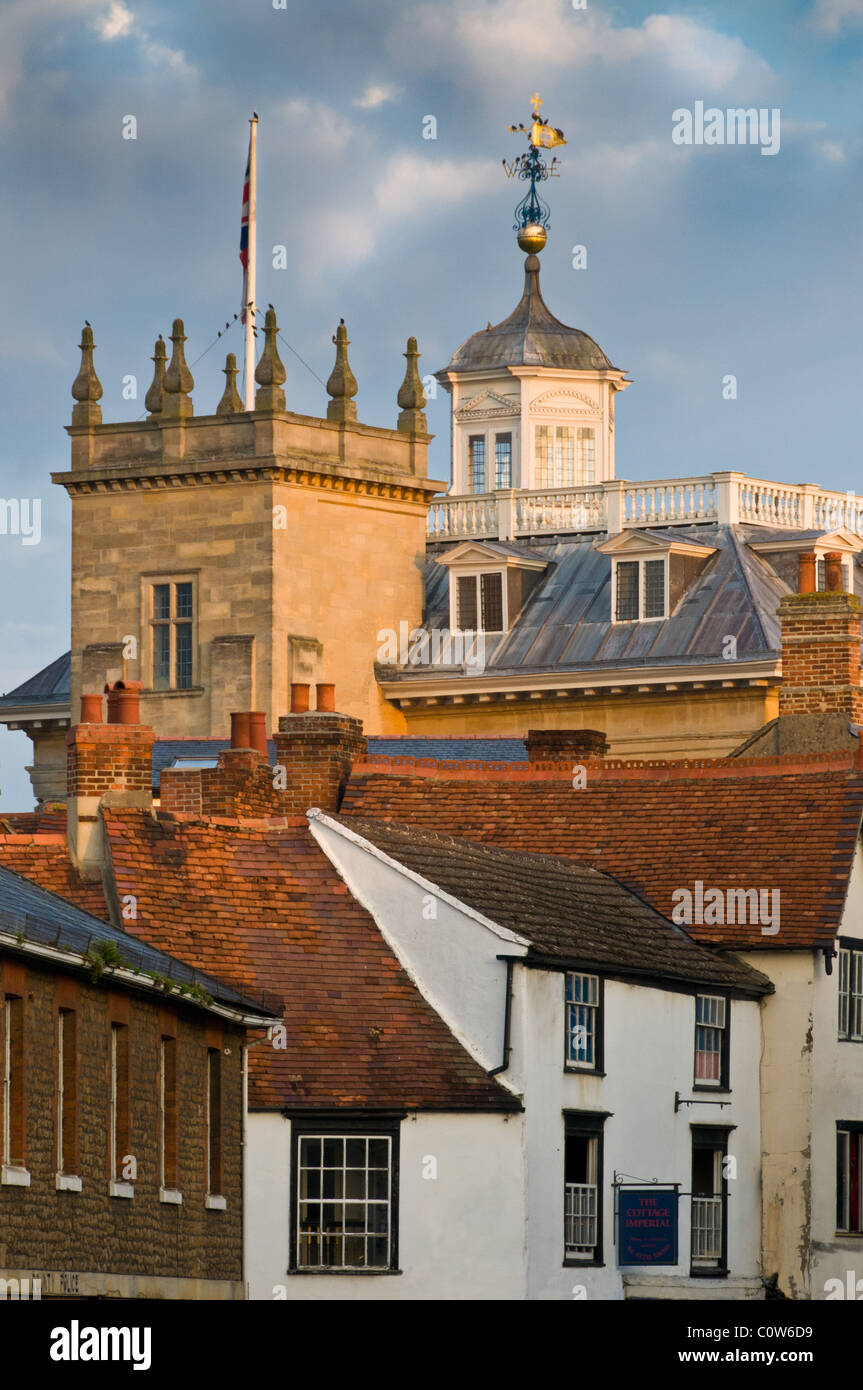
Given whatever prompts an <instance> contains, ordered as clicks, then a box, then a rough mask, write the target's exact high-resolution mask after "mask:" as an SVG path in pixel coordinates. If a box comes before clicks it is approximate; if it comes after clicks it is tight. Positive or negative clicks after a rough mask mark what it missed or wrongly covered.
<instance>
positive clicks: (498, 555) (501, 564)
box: [438, 541, 548, 633]
mask: <svg viewBox="0 0 863 1390" xmlns="http://www.w3.org/2000/svg"><path fill="white" fill-rule="evenodd" d="M438 563H439V564H441V565H444V566H446V568H447V569H448V570H449V596H450V619H449V625H450V631H452V632H488V633H497V632H508V631H509V628H510V625H511V624H512V623H514V622H515V620H516V618H517V617H518V615H519V613H520V612H521V610H522V609H523V608H524V606H525V604H526V603H527V600H528V598H529V597H530V595H531V593H532V592H533V590H534V588H535V587H536V585H537V584H538V583H539V581H540V579H541V577H542V574H543V572H544V570H545V569H546V568H547V567H548V561H547V560H546V559H545V557H544V556H543V555H540V554H538V553H537V552H535V551H532V550H529V549H528V548H527V547H526V546H516V545H515V544H507V543H502V542H500V541H464V542H462V544H461V545H455V546H453V547H452V549H451V550H448V551H447V552H446V553H445V554H444V555H442V556H441V557H440V559H439V561H438Z"/></svg>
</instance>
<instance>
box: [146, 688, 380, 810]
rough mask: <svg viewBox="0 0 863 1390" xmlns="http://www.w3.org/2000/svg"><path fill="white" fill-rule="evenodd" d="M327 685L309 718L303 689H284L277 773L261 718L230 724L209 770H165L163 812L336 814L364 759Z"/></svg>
mask: <svg viewBox="0 0 863 1390" xmlns="http://www.w3.org/2000/svg"><path fill="white" fill-rule="evenodd" d="M334 703H335V699H334V690H333V687H332V686H331V685H318V687H317V709H316V710H313V711H312V710H309V686H308V685H294V686H292V687H291V708H292V710H293V711H294V712H293V713H291V714H289V715H287V716H286V717H285V718H283V719H280V720H279V731H278V733H277V734H276V736H275V739H276V766H275V767H270V765H269V762H268V759H267V743H266V732H265V729H264V724H263V716H262V715H260V714H257V713H244V712H241V713H238V714H233V715H232V716H231V747H230V748H226V749H224V751H223V752H221V753H220V754H219V759H218V763H217V765H216V767H214V768H200V769H197V768H196V769H188V770H186V769H183V768H166V769H165V771H164V772H163V773H162V780H161V788H160V800H161V808H162V810H163V811H173V812H176V813H184V814H187V815H196V816H227V817H230V818H234V817H239V816H249V817H255V818H257V817H262V816H284V815H294V814H296V815H303V814H304V813H305V812H306V811H308V810H310V809H311V807H313V806H317V807H320V808H321V810H325V811H337V810H338V809H339V806H340V804H341V799H342V794H343V792H344V788H345V783H346V782H347V780H348V777H349V776H350V773H351V768H352V767H353V764H354V760H355V759H356V758H357V757H359V756H360V754H364V753H365V752H366V740H365V739H364V737H363V726H362V723H361V721H360V720H359V719H353V718H351V717H350V716H349V715H346V714H337V713H336V712H335V709H334V708H333V706H334Z"/></svg>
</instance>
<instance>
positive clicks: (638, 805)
mask: <svg viewBox="0 0 863 1390" xmlns="http://www.w3.org/2000/svg"><path fill="white" fill-rule="evenodd" d="M859 762H860V758H859V755H858V756H857V757H855V756H854V755H844V754H834V755H831V756H827V757H820V758H813V759H811V760H808V761H807V760H805V759H803V760H801V759H798V758H788V759H784V760H783V759H765V760H763V763H757V762H756V763H748V762H747V761H746V760H738V761H734V762H728V761H724V762H716V763H711V762H707V761H706V760H705V762H704V764H703V765H702V766H700V767H695V766H682V767H680V768H675V766H674V765H673V764H670V765H663V764H648V763H646V764H643V765H641V766H632V767H627V766H618V767H615V766H614V765H613V764H612V765H608V766H606V765H603V764H597V765H596V766H595V767H591V769H590V770H589V772H588V779H587V786H586V787H584V788H583V789H581V790H574V789H573V786H572V779H571V777H570V775H569V771H570V770H566V771H564V769H557V770H555V771H548V770H546V771H543V770H542V769H541V768H539V769H535V770H527V769H518V768H513V769H511V770H507V769H500V768H498V769H497V770H485V771H484V770H482V769H479V768H477V769H474V770H472V771H466V770H464V771H460V770H444V769H438V770H437V771H436V770H435V769H434V767H433V766H431V767H429V766H418V767H417V769H416V774H415V775H409V773H408V775H398V774H396V773H392V774H390V773H387V772H385V771H380V772H378V771H377V770H375V767H374V764H372V763H365V764H359V765H358V767H357V768H356V769H355V772H354V776H353V778H352V780H351V781H350V783H349V785H348V789H347V792H346V796H345V799H344V801H343V803H342V814H343V815H347V816H351V817H353V816H360V817H364V818H373V819H376V820H392V821H398V822H401V823H402V824H409V825H411V826H413V827H414V828H417V829H422V830H432V831H437V832H443V833H447V832H448V833H450V834H457V835H461V836H464V837H465V838H469V839H470V840H474V841H479V842H481V843H483V844H491V845H498V846H500V847H502V848H507V849H511V850H520V851H540V852H542V853H544V854H552V855H558V856H562V857H564V858H567V859H571V860H577V861H578V862H579V863H582V864H587V865H591V866H593V867H594V868H597V869H601V870H603V871H604V872H606V873H609V874H613V875H614V877H615V878H617V879H618V880H619V881H620V882H621V883H622V884H623V885H624V886H625V887H627V888H630V889H632V890H633V891H634V892H636V893H638V894H640V895H641V896H643V897H644V898H646V899H647V901H648V902H650V903H651V904H652V906H653V907H655V908H656V910H657V911H658V912H660V913H662V914H663V916H668V917H670V916H671V913H672V911H673V908H674V906H675V903H676V902H677V901H679V899H675V898H674V897H673V896H672V895H673V894H674V893H675V891H676V890H678V889H684V888H685V889H688V890H690V891H691V892H693V893H694V891H695V888H694V885H695V883H696V881H699V880H700V881H701V882H702V883H703V884H704V887H705V889H706V888H708V887H717V888H720V889H721V890H723V891H727V890H728V889H729V888H757V889H759V890H760V889H766V890H768V891H769V890H779V893H780V899H779V903H780V909H781V911H780V924H779V925H780V929H779V931H778V932H777V933H776V934H775V935H767V934H764V933H762V931H761V925H759V924H749V923H739V924H736V925H722V924H717V925H707V924H697V923H693V925H692V926H691V928H689V930H690V931H691V934H692V935H693V936H694V937H695V938H696V939H697V940H699V941H704V942H713V943H717V944H724V945H726V946H730V947H754V946H757V947H759V948H764V949H784V948H785V949H787V948H794V947H796V948H801V947H804V948H807V947H813V946H817V945H829V944H831V943H832V941H833V939H834V937H835V935H836V932H837V930H838V928H839V924H840V921H841V917H842V911H843V907H844V902H845V896H846V892H847V888H848V879H849V874H850V871H851V864H852V859H853V855H854V849H855V845H856V843H857V838H858V835H859V832H860V823H861V815H863V776H861V771H860V768H859V767H858V766H857V764H858V763H859Z"/></svg>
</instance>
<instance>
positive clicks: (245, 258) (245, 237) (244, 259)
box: [240, 136, 252, 323]
mask: <svg viewBox="0 0 863 1390" xmlns="http://www.w3.org/2000/svg"><path fill="white" fill-rule="evenodd" d="M251 162H252V137H251V136H249V154H248V158H247V159H246V177H245V179H244V180H243V214H242V217H241V219H240V265H241V266H242V267H243V304H242V310H241V313H240V319H241V321H242V322H243V323H245V322H246V304H247V303H248V299H249V170H250V167H251Z"/></svg>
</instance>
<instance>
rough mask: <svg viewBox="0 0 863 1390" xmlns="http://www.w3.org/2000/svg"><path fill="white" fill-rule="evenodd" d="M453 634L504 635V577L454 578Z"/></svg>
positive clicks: (498, 573)
mask: <svg viewBox="0 0 863 1390" xmlns="http://www.w3.org/2000/svg"><path fill="white" fill-rule="evenodd" d="M456 631H457V632H505V631H506V624H505V622H504V589H503V573H502V572H501V571H500V570H497V571H490V572H489V573H488V574H460V575H458V576H456Z"/></svg>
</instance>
